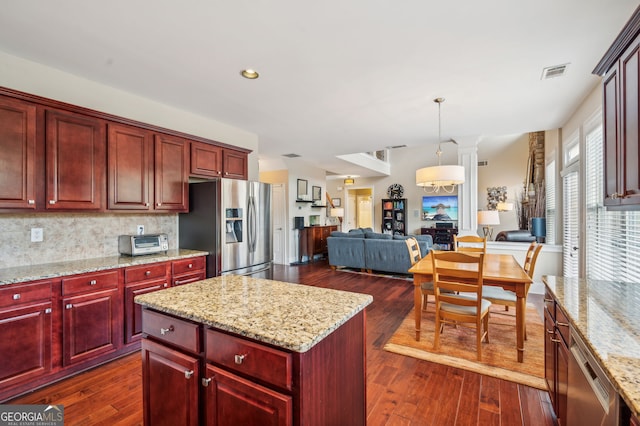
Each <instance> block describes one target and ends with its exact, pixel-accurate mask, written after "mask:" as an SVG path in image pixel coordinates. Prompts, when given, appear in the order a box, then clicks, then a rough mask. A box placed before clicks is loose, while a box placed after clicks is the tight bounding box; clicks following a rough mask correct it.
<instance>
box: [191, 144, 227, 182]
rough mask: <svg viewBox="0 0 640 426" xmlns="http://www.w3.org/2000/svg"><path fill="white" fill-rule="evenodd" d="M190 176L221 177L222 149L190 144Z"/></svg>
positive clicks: (207, 145)
mask: <svg viewBox="0 0 640 426" xmlns="http://www.w3.org/2000/svg"><path fill="white" fill-rule="evenodd" d="M191 175H193V176H202V177H220V176H222V148H220V147H219V146H214V145H209V144H208V143H203V142H195V141H194V142H191Z"/></svg>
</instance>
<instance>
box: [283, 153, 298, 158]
mask: <svg viewBox="0 0 640 426" xmlns="http://www.w3.org/2000/svg"><path fill="white" fill-rule="evenodd" d="M282 156H283V157H287V158H298V157H300V155H298V154H293V153H291V154H282Z"/></svg>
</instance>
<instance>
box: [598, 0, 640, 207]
mask: <svg viewBox="0 0 640 426" xmlns="http://www.w3.org/2000/svg"><path fill="white" fill-rule="evenodd" d="M639 34H640V8H638V9H636V12H635V13H634V15H633V16H632V17H631V19H630V20H629V22H628V23H627V25H626V26H625V27H624V28H623V30H622V32H621V33H620V34H619V35H618V37H617V38H616V40H615V42H614V43H613V45H612V46H611V47H610V48H609V50H608V51H607V53H606V54H605V56H604V57H603V58H602V60H601V61H600V63H599V64H598V65H597V66H596V68H595V69H594V71H593V72H594V74H598V75H604V78H603V98H604V99H603V118H604V174H605V176H604V185H605V187H604V191H605V194H604V197H605V199H604V205H605V206H607V207H611V208H615V209H619V210H636V209H639V208H640V171H639V170H638V164H639V163H640V138H639V133H640V132H639V129H640V127H639V126H640V109H639V108H638V107H639V106H640V105H639V100H640V36H639Z"/></svg>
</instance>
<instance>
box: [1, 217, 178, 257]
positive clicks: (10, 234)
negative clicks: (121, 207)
mask: <svg viewBox="0 0 640 426" xmlns="http://www.w3.org/2000/svg"><path fill="white" fill-rule="evenodd" d="M138 225H144V231H145V234H156V233H165V234H167V235H168V238H169V248H170V249H175V248H177V247H178V215H177V214H112V213H41V214H37V213H32V214H1V215H0V268H9V267H14V266H28V265H34V264H40V263H49V262H61V261H66V260H79V259H90V258H95V257H105V256H117V255H118V254H119V253H118V235H123V234H135V233H136V229H137V226H138ZM31 228H42V230H43V234H44V239H43V241H42V242H37V243H32V242H31Z"/></svg>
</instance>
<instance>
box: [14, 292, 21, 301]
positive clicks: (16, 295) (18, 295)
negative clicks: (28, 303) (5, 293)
mask: <svg viewBox="0 0 640 426" xmlns="http://www.w3.org/2000/svg"><path fill="white" fill-rule="evenodd" d="M21 297H22V296H20V293H16V294H14V295H13V300H20V298H21Z"/></svg>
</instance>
